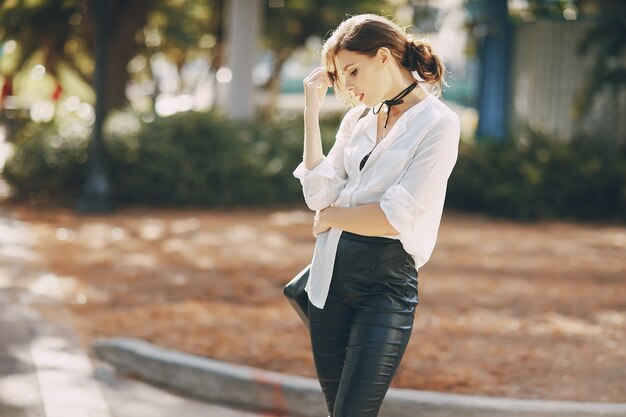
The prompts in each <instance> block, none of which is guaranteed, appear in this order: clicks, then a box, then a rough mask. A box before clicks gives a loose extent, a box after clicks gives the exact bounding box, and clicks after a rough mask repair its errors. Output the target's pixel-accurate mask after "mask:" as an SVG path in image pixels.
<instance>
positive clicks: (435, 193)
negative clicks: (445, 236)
mask: <svg viewBox="0 0 626 417" xmlns="http://www.w3.org/2000/svg"><path fill="white" fill-rule="evenodd" d="M459 137H460V124H459V119H458V117H456V116H452V115H451V116H447V117H445V118H442V119H440V120H438V121H437V122H436V123H435V124H434V126H433V128H432V130H431V132H430V133H429V134H428V135H427V136H426V137H425V138H424V140H423V141H422V142H421V143H420V145H419V146H418V148H417V151H416V153H415V156H414V157H413V160H412V161H411V163H410V164H409V166H408V168H407V170H406V172H405V173H404V174H403V175H402V177H401V178H400V180H399V181H398V182H397V183H396V184H394V185H393V186H391V187H390V188H389V189H388V190H387V191H386V192H385V194H384V195H383V197H382V199H381V201H380V207H381V209H382V211H383V212H384V213H385V216H386V217H387V220H388V221H389V223H390V224H391V225H392V226H393V227H394V229H396V230H397V231H398V237H399V239H400V241H401V242H402V244H403V246H404V248H405V250H406V251H407V252H409V253H410V254H411V255H413V256H415V257H416V258H417V262H418V264H419V265H422V264H424V263H426V262H427V261H428V259H429V257H430V255H431V253H432V251H433V249H434V246H435V241H436V236H437V231H438V229H439V223H440V222H441V215H442V212H443V203H444V200H445V194H446V188H447V183H448V178H449V177H450V174H451V173H452V169H453V168H454V165H455V163H456V160H457V156H458V147H459Z"/></svg>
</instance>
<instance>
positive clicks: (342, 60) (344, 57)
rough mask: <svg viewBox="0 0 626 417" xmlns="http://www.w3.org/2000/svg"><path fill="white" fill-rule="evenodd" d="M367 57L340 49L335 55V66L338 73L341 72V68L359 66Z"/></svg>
mask: <svg viewBox="0 0 626 417" xmlns="http://www.w3.org/2000/svg"><path fill="white" fill-rule="evenodd" d="M367 58H368V57H367V56H366V55H363V54H360V53H358V52H353V51H347V50H345V49H342V50H341V51H339V52H337V55H335V65H337V69H338V70H339V71H343V67H345V66H346V65H349V64H359V63H361V62H363V61H365V60H366V59H367Z"/></svg>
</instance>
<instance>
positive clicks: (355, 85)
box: [335, 49, 390, 107]
mask: <svg viewBox="0 0 626 417" xmlns="http://www.w3.org/2000/svg"><path fill="white" fill-rule="evenodd" d="M389 58H390V57H389V56H388V55H386V53H385V52H383V51H382V50H381V49H379V51H378V53H377V54H376V55H375V56H373V57H369V56H367V55H363V54H360V53H358V52H352V51H347V50H345V49H342V50H341V51H339V52H338V53H337V55H336V56H335V67H336V69H337V71H339V72H342V77H343V79H344V80H345V88H346V90H348V91H350V92H352V93H353V94H354V95H355V96H356V98H357V100H358V102H359V104H363V103H365V105H366V106H367V107H373V106H374V105H376V104H377V103H379V102H380V101H381V100H383V99H384V95H385V93H386V92H387V91H388V90H389V85H388V82H386V79H387V77H385V76H384V74H385V71H384V67H385V65H384V63H385V62H386V61H387V60H388V59H389Z"/></svg>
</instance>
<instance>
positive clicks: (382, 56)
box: [376, 46, 391, 64]
mask: <svg viewBox="0 0 626 417" xmlns="http://www.w3.org/2000/svg"><path fill="white" fill-rule="evenodd" d="M376 58H377V59H378V60H379V62H380V63H381V64H386V63H388V62H389V61H390V60H391V51H390V50H389V48H386V47H384V46H383V47H381V48H378V51H376Z"/></svg>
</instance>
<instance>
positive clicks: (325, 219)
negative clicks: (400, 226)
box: [313, 203, 398, 236]
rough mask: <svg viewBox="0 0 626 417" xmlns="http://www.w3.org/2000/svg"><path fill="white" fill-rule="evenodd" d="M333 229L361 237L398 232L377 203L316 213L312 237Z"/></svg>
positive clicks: (389, 234) (329, 209) (391, 234)
mask: <svg viewBox="0 0 626 417" xmlns="http://www.w3.org/2000/svg"><path fill="white" fill-rule="evenodd" d="M331 227H334V228H336V229H341V230H345V231H346V232H352V233H357V234H359V235H363V236H394V235H397V234H398V231H397V230H396V229H394V228H393V226H392V225H391V224H390V223H389V221H388V220H387V216H385V213H384V212H383V211H382V209H381V208H380V204H379V203H372V204H365V205H362V206H357V207H328V208H326V209H324V210H321V211H319V212H317V213H316V215H315V219H314V224H313V235H315V236H317V235H318V234H319V233H323V232H325V231H327V230H328V229H330V228H331Z"/></svg>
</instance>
